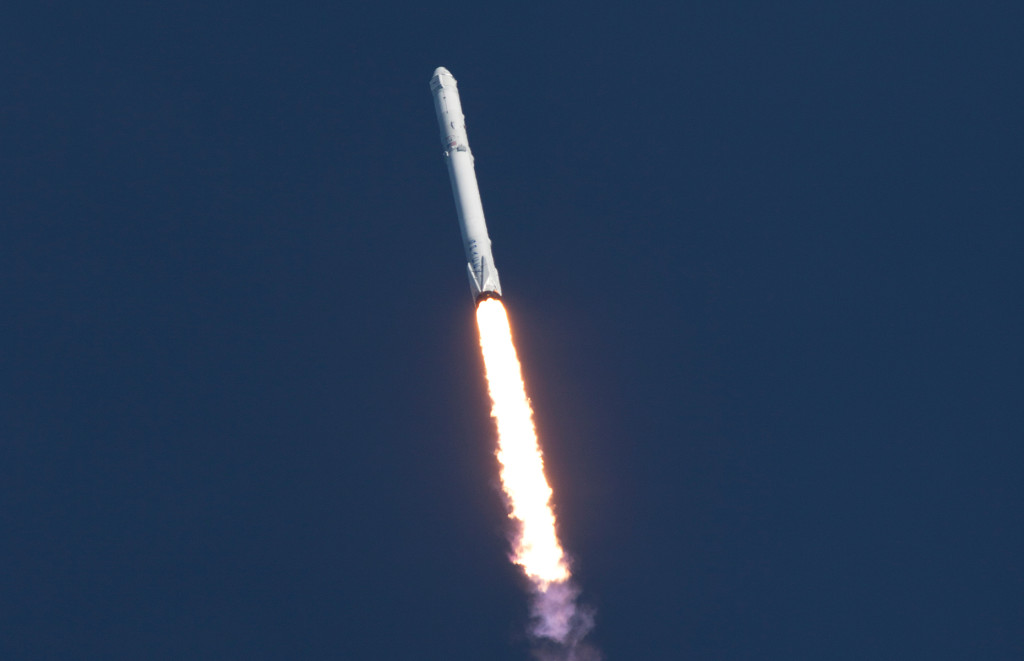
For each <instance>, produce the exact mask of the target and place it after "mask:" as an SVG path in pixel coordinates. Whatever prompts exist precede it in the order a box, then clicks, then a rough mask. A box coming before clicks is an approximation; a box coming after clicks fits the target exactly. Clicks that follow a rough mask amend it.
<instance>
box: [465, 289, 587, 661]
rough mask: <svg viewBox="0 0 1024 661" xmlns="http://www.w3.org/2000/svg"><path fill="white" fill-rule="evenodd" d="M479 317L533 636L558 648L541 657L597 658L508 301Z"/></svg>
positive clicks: (484, 308)
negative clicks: (559, 529) (531, 596)
mask: <svg viewBox="0 0 1024 661" xmlns="http://www.w3.org/2000/svg"><path fill="white" fill-rule="evenodd" d="M476 320H477V326H478V328H479V329H480V348H481V350H482V351H483V357H484V369H485V371H486V375H487V389H488V391H489V393H490V396H491V402H492V404H493V408H492V409H491V415H492V416H493V417H494V419H495V422H496V423H497V427H498V452H497V456H498V462H499V463H500V464H501V484H502V489H503V490H504V492H505V495H506V496H507V499H508V508H509V518H512V519H515V520H516V521H517V522H518V523H519V535H518V538H517V539H516V540H515V542H514V544H513V547H514V548H513V551H512V561H513V562H514V563H515V564H517V565H519V566H520V567H522V569H523V573H524V574H525V575H526V577H527V578H528V579H529V580H530V582H531V583H532V584H533V587H534V592H535V600H534V603H533V615H534V618H535V622H534V628H533V633H534V635H535V636H536V637H538V638H542V639H547V640H548V641H553V642H554V643H557V644H558V645H559V646H561V647H562V649H561V650H560V651H556V652H554V653H553V654H554V656H548V657H546V658H556V656H557V657H559V658H564V659H570V660H571V659H582V658H583V656H587V657H589V658H594V657H595V656H596V654H595V653H594V652H592V651H589V652H586V651H584V647H579V648H577V644H578V643H579V642H580V640H581V639H582V638H583V636H584V635H586V633H587V632H588V631H589V630H590V627H591V625H592V618H591V616H590V613H589V612H587V611H586V610H583V609H580V608H579V607H578V606H577V604H576V597H577V595H578V594H579V591H578V590H577V589H576V588H575V587H574V586H573V585H572V584H571V583H570V572H569V565H568V561H567V558H566V555H565V552H564V551H563V550H562V547H561V545H560V544H559V543H558V535H557V534H556V532H555V515H554V512H553V511H552V509H551V495H552V492H551V487H550V486H549V485H548V482H547V479H546V478H545V477H544V459H543V457H542V456H541V451H540V446H539V445H538V443H537V432H536V430H535V428H534V425H533V411H532V410H531V409H530V403H529V400H528V399H527V398H526V388H525V385H524V384H523V376H522V369H521V366H520V364H519V358H518V357H517V356H516V348H515V345H513V344H512V331H511V329H510V327H509V322H508V315H507V314H506V312H505V306H504V305H502V303H501V301H500V300H497V299H485V300H483V301H481V302H480V305H479V306H477V312H476ZM587 649H589V648H587ZM544 653H545V654H547V653H548V652H544Z"/></svg>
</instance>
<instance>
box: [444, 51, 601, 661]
mask: <svg viewBox="0 0 1024 661" xmlns="http://www.w3.org/2000/svg"><path fill="white" fill-rule="evenodd" d="M430 90H431V92H433V95H434V107H435V109H436V110H437V121H438V124H439V126H440V128H441V142H442V144H443V145H444V149H445V151H444V157H445V162H446V163H447V164H448V174H449V176H450V177H451V182H452V193H453V194H454V196H455V209H456V211H457V212H458V216H459V226H460V228H461V230H462V241H463V245H464V247H465V249H466V259H467V261H468V263H467V269H468V271H469V286H470V290H471V291H472V294H473V298H474V300H475V301H476V306H477V307H476V319H477V328H478V329H479V332H480V349H481V352H482V354H483V359H484V372H485V375H486V378H487V391H488V394H489V395H490V398H491V417H493V418H494V421H495V425H496V427H497V432H498V447H497V451H496V453H495V454H496V456H497V459H498V463H499V464H500V477H501V488H502V491H503V492H504V494H505V502H506V505H507V508H508V516H509V518H510V519H512V520H513V521H514V522H515V525H516V531H515V538H514V540H513V542H512V557H511V560H512V562H514V563H515V564H517V565H519V566H520V567H521V568H522V571H523V574H524V575H525V577H526V578H527V579H528V580H529V581H530V584H531V586H532V588H533V603H532V609H531V612H532V615H533V623H532V624H533V626H532V630H531V632H532V634H533V637H534V642H535V643H536V644H537V645H538V650H537V653H538V655H540V656H542V657H543V658H545V659H563V660H566V661H582V660H583V659H598V658H599V656H600V655H599V654H597V652H596V651H595V650H594V649H593V648H591V647H590V646H589V645H587V644H586V643H584V642H582V641H583V638H584V637H585V636H586V634H587V632H588V631H589V630H590V628H591V626H592V625H593V620H592V617H591V612H590V610H588V609H586V608H583V607H581V606H580V605H579V604H577V597H578V595H579V590H578V589H577V588H576V586H575V585H574V583H573V581H572V576H571V572H570V564H569V559H568V557H567V555H566V553H565V551H564V550H563V549H562V547H561V545H560V543H559V541H558V534H557V525H556V524H557V522H556V519H555V512H554V508H553V507H552V503H551V500H552V490H551V486H550V485H549V484H548V481H547V478H546V477H545V475H544V458H543V454H542V453H541V449H540V443H539V441H538V439H537V432H536V429H535V426H534V423H533V410H532V409H531V408H530V400H529V398H528V397H527V396H526V386H525V384H524V383H523V376H522V367H521V365H520V363H519V358H518V356H517V355H516V348H515V344H514V342H513V338H512V330H511V326H510V324H509V320H508V314H507V312H506V310H505V306H504V304H503V303H502V301H501V284H500V283H499V281H498V270H497V269H496V268H495V266H494V257H493V256H492V255H491V239H490V237H489V236H488V235H487V225H486V223H485V222H484V209H483V205H482V204H481V202H480V190H479V189H478V187H477V181H476V172H475V171H474V169H473V152H471V151H470V149H469V139H468V138H467V136H466V121H465V117H464V116H463V114H462V101H461V100H460V98H459V91H458V88H457V87H456V83H455V78H454V77H453V76H452V75H451V73H449V72H448V70H447V69H445V68H444V67H438V68H437V69H436V70H435V71H434V76H433V77H432V78H431V79H430Z"/></svg>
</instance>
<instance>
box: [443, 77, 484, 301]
mask: <svg viewBox="0 0 1024 661" xmlns="http://www.w3.org/2000/svg"><path fill="white" fill-rule="evenodd" d="M430 91H431V92H432V93H433V95H434V109H435V110H436V111H437V123H438V126H439V127H440V129H441V144H443V145H444V150H445V151H444V158H445V162H447V164H448V175H449V177H450V178H451V182H452V194H453V195H454V196H455V211H456V212H457V213H458V215H459V227H460V229H461V230H462V244H463V246H464V247H465V249H466V259H467V260H468V263H467V264H466V267H467V270H468V272H469V287H470V290H472V293H473V299H474V300H476V301H477V302H479V301H481V300H483V299H484V298H492V297H495V296H501V283H500V282H499V281H498V269H497V268H495V266H494V257H493V256H492V255H491V238H490V237H489V236H488V235H487V224H486V222H485V221H484V207H483V203H482V202H481V201H480V189H479V187H478V186H477V181H476V170H475V169H474V168H473V152H472V151H470V149H469V137H468V136H467V135H466V118H465V116H464V115H463V114H462V101H461V99H459V88H458V85H457V83H456V82H455V77H454V76H452V74H451V73H450V72H449V71H448V70H447V69H445V68H444V67H438V68H437V69H435V70H434V76H433V77H432V78H431V79H430Z"/></svg>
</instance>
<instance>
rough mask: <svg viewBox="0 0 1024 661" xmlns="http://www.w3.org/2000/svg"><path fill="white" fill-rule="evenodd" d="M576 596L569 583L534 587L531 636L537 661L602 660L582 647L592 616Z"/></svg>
mask: <svg viewBox="0 0 1024 661" xmlns="http://www.w3.org/2000/svg"><path fill="white" fill-rule="evenodd" d="M579 594H580V591H579V588H577V587H576V586H575V585H573V584H572V582H571V581H562V582H558V583H549V584H547V585H546V586H545V585H535V586H534V593H533V600H532V604H531V606H530V611H531V616H532V618H533V619H532V622H531V626H530V633H531V635H532V636H533V638H534V642H535V647H534V656H535V657H536V658H537V659H538V660H539V661H600V660H601V658H602V657H601V654H600V653H599V652H598V651H597V649H595V648H594V647H593V646H591V645H588V644H585V643H583V639H584V638H585V637H586V635H587V634H588V633H590V630H591V629H592V628H593V627H594V613H593V610H592V609H590V608H588V607H586V606H582V605H580V604H579V603H578V602H577V598H578V597H579Z"/></svg>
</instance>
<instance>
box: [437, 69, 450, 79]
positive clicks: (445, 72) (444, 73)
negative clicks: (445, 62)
mask: <svg viewBox="0 0 1024 661" xmlns="http://www.w3.org/2000/svg"><path fill="white" fill-rule="evenodd" d="M434 75H435V76H438V77H440V76H450V75H452V74H451V73H450V72H449V71H448V69H445V68H444V67H438V68H436V69H434Z"/></svg>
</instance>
